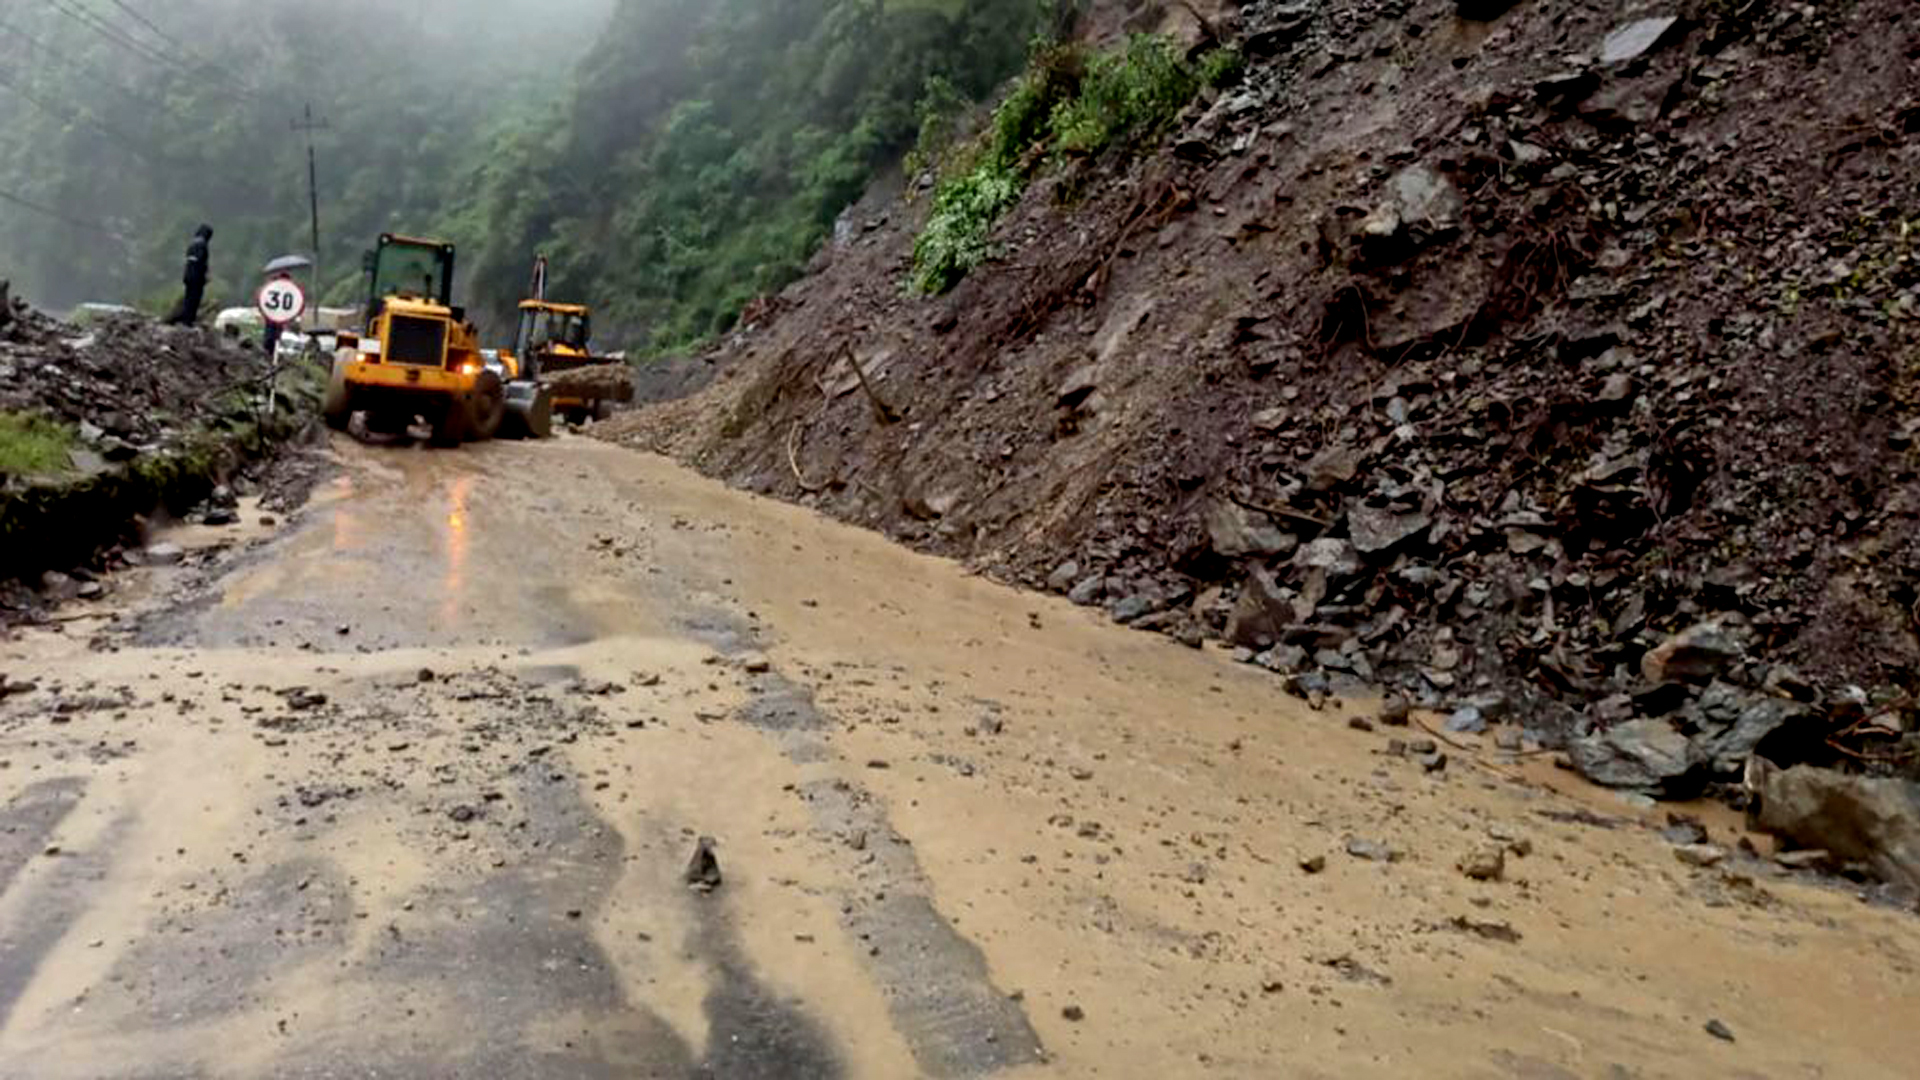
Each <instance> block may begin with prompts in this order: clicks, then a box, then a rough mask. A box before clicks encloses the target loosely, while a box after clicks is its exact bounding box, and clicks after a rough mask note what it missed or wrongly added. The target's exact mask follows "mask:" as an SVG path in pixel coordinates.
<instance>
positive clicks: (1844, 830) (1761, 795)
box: [1747, 758, 1920, 890]
mask: <svg viewBox="0 0 1920 1080" xmlns="http://www.w3.org/2000/svg"><path fill="white" fill-rule="evenodd" d="M1747 788H1748V790H1749V791H1750V792H1751V793H1752V794H1754V795H1755V796H1757V797H1758V802H1759V805H1758V808H1757V809H1755V810H1754V811H1753V822H1754V824H1755V825H1757V826H1759V827H1760V828H1762V829H1765V830H1766V831H1768V832H1770V833H1773V834H1775V835H1776V836H1780V837H1783V838H1785V839H1786V840H1788V841H1789V842H1791V843H1793V844H1795V845H1797V846H1799V847H1803V848H1820V849H1824V850H1825V851H1827V852H1828V853H1829V854H1831V855H1832V856H1834V857H1836V858H1839V859H1846V860H1852V861H1856V862H1863V863H1866V864H1867V865H1868V866H1870V867H1872V868H1873V870H1874V872H1875V873H1876V874H1878V875H1880V877H1881V878H1883V879H1885V880H1887V881H1889V882H1892V883H1894V884H1896V885H1901V886H1904V887H1906V888H1909V889H1915V890H1920V784H1915V783H1913V782H1912V781H1909V780H1892V779H1885V778H1881V777H1872V776H1849V775H1847V774H1846V773H1840V772H1835V771H1833V770H1832V769H1820V768H1815V767H1814V766H1811V765H1796V766H1794V767H1793V768H1791V769H1777V768H1774V767H1773V766H1772V765H1770V764H1769V763H1767V762H1766V761H1765V759H1762V758H1755V759H1753V764H1752V766H1751V767H1750V768H1749V769H1748V770H1747Z"/></svg>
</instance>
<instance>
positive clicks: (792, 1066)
mask: <svg viewBox="0 0 1920 1080" xmlns="http://www.w3.org/2000/svg"><path fill="white" fill-rule="evenodd" d="M336 453H337V454H338V456H339V458H340V466H341V471H340V475H339V477H338V479H337V480H335V481H334V482H333V483H332V484H330V485H329V486H328V487H326V488H325V489H323V491H322V492H321V493H320V494H319V496H318V497H317V498H316V500H315V502H314V503H313V504H312V505H310V506H309V507H308V508H307V509H306V510H304V511H303V512H301V513H300V514H298V515H296V517H295V518H294V520H292V521H291V522H287V523H284V524H283V525H282V526H281V527H280V528H279V529H278V530H275V531H265V530H261V531H259V532H258V535H255V536H247V535H244V534H242V535H238V536H236V535H235V534H231V533H229V534H219V533H214V532H207V531H204V530H203V531H199V532H194V531H189V532H187V533H184V534H182V538H183V539H184V540H186V541H187V542H189V543H190V544H195V545H205V544H208V543H212V542H216V541H219V542H222V543H223V545H224V546H221V547H218V548H211V549H205V550H201V551H199V552H197V553H196V556H195V558H194V559H192V560H190V563H189V565H188V566H186V567H179V568H156V569H153V570H147V571H140V572H137V573H135V574H129V575H127V576H126V577H125V579H124V580H122V581H119V582H116V583H115V586H116V590H117V592H118V597H117V599H115V600H114V601H113V602H112V603H111V604H109V605H105V606H103V607H102V608H100V609H98V610H99V614H100V615H101V616H102V618H101V619H100V620H98V621H87V620H80V621H75V622H71V623H68V624H64V625H63V627H62V628H61V630H60V631H59V632H46V631H40V632H35V633H34V634H30V635H28V636H26V637H23V638H21V639H19V640H16V641H12V642H7V643H4V645H0V671H4V672H5V673H6V675H7V676H8V677H9V678H11V679H12V680H13V681H15V682H20V681H22V680H25V681H27V682H31V683H33V684H35V688H34V689H33V690H31V691H23V692H19V693H14V694H10V695H7V696H6V697H5V698H4V700H0V803H3V808H0V1077H23V1078H24V1077H33V1078H39V1077H54V1078H59V1077H115V1078H147V1077H154V1078H158V1077H188V1076H192V1077H200V1076H206V1077H376V1076H392V1077H442V1076H444V1077H500V1078H508V1077H701V1076H711V1077H727V1078H734V1077H740V1078H753V1077H768V1078H773V1077H823V1078H829V1077H886V1078H893V1077H915V1076H924V1077H934V1078H964V1077H1001V1076H1004V1077H1014V1078H1018V1077H1041V1076H1048V1077H1051V1076H1061V1077H1080V1076H1108V1077H1173V1076H1200V1075H1217V1076H1232V1077H1242V1076H1246V1077H1255V1076H1258V1077H1266V1076H1288V1077H1291V1076H1302V1077H1318V1076H1327V1077H1332V1076H1362V1075H1364V1076H1374V1075H1378V1076H1409V1075H1419V1076H1462V1077H1469V1076H1471V1077H1482V1076H1490V1077H1508V1076H1511V1077H1588V1076H1606V1077H1657V1076H1721V1075H1724V1076H1769V1077H1772V1076H1847V1077H1870V1076H1901V1075H1908V1073H1907V1072H1906V1067H1907V1064H1908V1063H1909V1062H1910V1061H1911V1060H1912V1057H1913V1055H1914V1052H1915V1051H1916V1050H1920V1033H1916V1032H1914V1031H1913V1030H1912V1028H1911V1025H1907V1024H1904V1023H1898V1022H1895V1021H1894V1018H1895V1017H1898V1016H1901V1015H1904V1014H1905V1012H1907V1011H1910V1009H1911V1007H1912V1003H1913V1000H1914V997H1913V995H1914V994H1915V992H1916V987H1920V982H1917V981H1916V972H1915V965H1916V961H1920V921H1916V920H1915V919H1914V918H1913V917H1912V916H1910V915H1903V914H1900V913H1897V912H1890V911H1885V910H1880V909H1873V908H1868V907H1865V906H1863V905H1861V904H1860V903H1859V902H1858V901H1856V900H1854V899H1852V898H1850V897H1849V896H1848V895H1846V894H1845V893H1844V892H1841V891H1837V890H1834V889H1829V888H1825V887H1816V886H1813V885H1809V884H1806V883H1803V882H1800V881H1796V880H1787V879H1785V878H1783V877H1780V876H1779V875H1778V874H1777V873H1770V872H1769V870H1768V867H1767V864H1766V863H1765V862H1764V861H1763V860H1758V859H1755V860H1747V861H1741V860H1738V859H1736V860H1735V862H1734V863H1733V864H1732V865H1730V866H1724V867H1718V868H1710V869H1699V868H1693V867H1688V866H1683V865H1682V864H1680V863H1679V862H1677V861H1676V860H1675V859H1674V858H1673V857H1672V856H1671V854H1669V853H1668V852H1667V851H1666V850H1665V848H1664V846H1663V845H1662V844H1661V842H1660V841H1659V840H1658V838H1657V837H1656V836H1654V835H1653V834H1651V833H1650V832H1649V831H1647V830H1646V829H1644V828H1641V827H1640V826H1639V824H1638V823H1637V822H1636V821H1635V820H1634V819H1635V818H1636V816H1638V815H1639V814H1640V812H1639V811H1635V810H1634V809H1632V808H1630V807H1628V806H1626V805H1624V804H1621V803H1618V802H1616V801H1611V800H1610V797H1608V796H1604V795H1598V794H1593V793H1584V792H1577V791H1574V792H1556V791H1554V790H1551V789H1550V788H1548V787H1546V786H1544V785H1543V784H1542V783H1541V782H1540V780H1541V779H1543V778H1541V777H1539V775H1538V774H1539V772H1540V771H1541V770H1538V769H1532V768H1530V766H1531V765H1532V764H1535V763H1532V762H1519V761H1513V760H1510V759H1505V758H1503V757H1502V756H1501V755H1499V754H1497V753H1495V752H1494V751H1493V749H1492V747H1491V745H1488V746H1485V747H1479V746H1477V745H1476V746H1473V747H1468V748H1466V749H1463V750H1460V749H1457V750H1456V752H1455V753H1454V757H1455V762H1454V764H1453V765H1451V766H1450V767H1449V769H1447V770H1445V771H1443V772H1441V773H1438V774H1428V773H1426V772H1425V771H1424V770H1422V769H1421V767H1420V766H1419V765H1418V764H1417V763H1416V762H1415V761H1413V760H1412V759H1410V758H1407V757H1404V756H1397V755H1395V754H1393V753H1391V752H1390V747H1389V745H1388V742H1387V740H1388V738H1390V737H1400V738H1408V737H1410V736H1409V733H1408V732H1406V731H1404V730H1402V731H1398V732H1385V731H1377V732H1365V731H1358V730H1354V729H1351V728H1349V727H1348V726H1347V723H1346V721H1347V716H1348V715H1349V714H1350V713H1352V712H1355V711H1357V706H1349V707H1348V710H1347V712H1339V711H1335V710H1333V709H1329V710H1328V711H1325V712H1312V711H1309V710H1308V709H1307V708H1306V707H1305V706H1304V705H1303V704H1302V703H1300V702H1298V701H1295V700H1293V699H1291V698H1289V697H1287V696H1285V695H1284V694H1283V693H1282V692H1281V689H1280V687H1279V684H1278V680H1275V679H1272V678H1271V677H1270V676H1265V675H1262V674H1261V673H1258V672H1256V671H1253V670H1251V669H1245V668H1240V667H1237V666H1235V665H1232V664H1230V663H1228V662H1226V661H1225V660H1224V659H1223V658H1221V657H1219V656H1217V655H1214V654H1210V653H1200V652H1195V651H1190V650H1186V649H1182V648H1180V647H1179V646H1178V645H1175V644H1173V643H1170V642H1167V641H1164V640H1161V639H1158V638H1155V637H1152V636H1149V635H1143V634H1136V633H1132V632H1129V631H1126V630H1122V629H1119V628H1115V627H1111V626H1108V625H1104V624H1101V623H1099V622H1098V621H1096V620H1095V619H1094V617H1093V616H1091V615H1089V614H1087V613H1085V612H1082V611H1079V610H1076V609H1073V608H1071V607H1069V606H1066V605H1064V604H1062V603H1060V602H1058V601H1055V600H1052V599H1047V598H1041V597H1034V596H1028V595H1023V594H1020V593H1016V592H1013V591H1010V590H1005V589H1001V588H999V587H996V586H993V585H991V584H989V583H986V582H983V581H981V580H978V579H976V578H973V577H970V576H968V575H967V574H965V573H964V572H963V571H962V570H961V569H960V568H958V567H956V566H953V565H951V564H947V563H943V562H940V561H937V560H931V559H926V558H922V557H919V556H915V555H912V554H910V553H906V552H903V551H900V550H898V549H896V548H893V547H891V546H889V545H888V544H886V543H885V542H884V541H883V540H881V539H879V538H877V537H874V536H871V535H868V534H864V533H860V532H857V531H855V530H851V529H848V528H845V527H842V526H838V525H834V524H832V523H829V522H825V521H823V520H820V519H818V518H816V517H814V516H812V515H810V514H808V513H806V512H804V511H801V510H797V509H794V508H791V507H786V506H781V505H778V504H773V503H769V502H766V501H764V500H758V499H754V498H751V497H749V496H744V495H740V494H737V493H733V492H728V491H725V490H723V489H721V488H719V487H717V486H715V485H712V484H710V483H708V482H706V481H703V480H700V479H698V478H696V477H693V476H691V475H690V474H687V473H685V472H683V471H681V470H679V469H677V468H675V467H673V466H671V465H669V464H667V463H665V462H662V461H659V460H657V459H652V458H647V457H642V456H639V455H635V454H632V453H629V452H626V451H623V450H620V449H617V448H613V447H609V446H605V445H600V444H596V443H592V442H588V441H585V440H580V439H562V440H558V441H556V442H552V443H547V444H539V445H517V444H498V445H487V446H481V447H476V448H469V449H466V450H463V451H460V452H454V453H447V452H429V451H424V450H417V449H412V448H379V447H364V446H359V445H355V444H352V443H348V442H341V443H338V444H336ZM236 540H237V541H238V542H235V541H236ZM77 610H78V611H79V612H81V613H84V612H85V611H86V609H77ZM1419 734H1420V733H1419V732H1417V731H1415V732H1413V733H1411V735H1412V737H1417V736H1418V735H1419ZM1546 771H1547V772H1550V771H1551V770H1546ZM1529 777H1532V778H1533V779H1529ZM1544 779H1551V778H1550V777H1548V778H1544ZM1596 820H1597V821H1599V822H1601V823H1600V824H1594V823H1593V822H1595V821H1596ZM1714 827H1715V831H1716V839H1717V840H1720V841H1722V842H1731V841H1732V840H1733V839H1734V836H1733V835H1732V834H1731V833H1729V832H1727V831H1726V829H1727V826H1726V824H1725V823H1723V822H1718V821H1716V822H1715V823H1714ZM700 836H712V837H714V838H715V839H716V841H717V851H718V854H719V859H720V865H721V869H722V872H723V875H724V882H723V884H722V885H721V886H720V887H719V888H718V889H716V890H714V891H712V892H711V893H701V892H697V891H695V890H692V889H690V888H688V886H687V884H686V882H685V880H684V878H683V875H684V870H685V867H686V863H687V859H688V857H689V855H690V854H691V852H692V851H693V848H694V843H695V840H696V838H698V837H700ZM1353 839H1362V840H1368V841H1372V842H1374V843H1376V844H1378V845H1380V846H1382V847H1384V848H1387V849H1390V850H1391V851H1392V853H1393V858H1392V859H1390V860H1380V861H1376V860H1369V859H1362V858H1356V857H1353V856H1351V855H1349V854H1348V847H1349V841H1350V840H1353ZM1489 844H1493V845H1494V846H1496V847H1504V848H1506V849H1507V851H1508V856H1507V858H1506V870H1505V873H1504V875H1503V880H1498V881H1491V882H1482V881H1473V880H1469V879H1467V878H1466V877H1464V876H1463V875H1462V874H1461V873H1460V872H1459V871H1458V870H1457V869H1456V863H1457V862H1458V861H1459V860H1460V859H1461V858H1462V857H1463V856H1465V855H1467V854H1469V853H1472V852H1475V851H1478V850H1482V849H1484V848H1486V847H1487V846H1488V845H1489ZM1522 852H1524V854H1522ZM1316 858H1318V859H1324V860H1325V864H1324V868H1321V869H1317V870H1315V871H1314V872H1308V871H1307V870H1305V869H1303V868H1302V863H1303V860H1313V859H1316ZM1710 1019H1717V1020H1720V1021H1721V1022H1723V1023H1725V1024H1726V1025H1728V1027H1729V1028H1730V1029H1731V1030H1732V1031H1733V1032H1734V1033H1735V1035H1736V1040H1735V1041H1734V1042H1727V1041H1724V1040H1721V1039H1716V1038H1714V1037H1712V1036H1709V1035H1707V1034H1706V1033H1705V1032H1704V1030H1703V1025H1705V1023H1706V1022H1707V1021H1708V1020H1710Z"/></svg>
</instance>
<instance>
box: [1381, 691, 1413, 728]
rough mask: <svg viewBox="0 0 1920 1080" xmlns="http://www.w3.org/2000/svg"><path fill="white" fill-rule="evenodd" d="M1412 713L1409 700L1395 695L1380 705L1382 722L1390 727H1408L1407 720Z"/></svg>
mask: <svg viewBox="0 0 1920 1080" xmlns="http://www.w3.org/2000/svg"><path fill="white" fill-rule="evenodd" d="M1412 712H1413V709H1412V707H1411V706H1410V705H1408V704H1407V699H1406V698H1403V697H1401V696H1400V695H1398V694H1394V695H1391V696H1390V697H1388V698H1387V699H1386V700H1385V701H1382V702H1381V703H1380V722H1381V723H1382V724H1385V725H1387V726H1388V727H1406V726H1407V718H1408V717H1409V716H1410V715H1411V714H1412Z"/></svg>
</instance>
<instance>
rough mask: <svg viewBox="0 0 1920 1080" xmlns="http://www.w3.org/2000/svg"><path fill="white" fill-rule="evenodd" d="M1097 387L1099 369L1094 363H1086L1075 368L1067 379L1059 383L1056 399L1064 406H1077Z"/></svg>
mask: <svg viewBox="0 0 1920 1080" xmlns="http://www.w3.org/2000/svg"><path fill="white" fill-rule="evenodd" d="M1099 388H1100V369H1099V367H1098V366H1096V365H1094V364H1087V365H1085V366H1084V367H1079V368H1075V369H1074V371H1073V373H1072V374H1070V375H1068V376H1067V380H1066V381H1065V382H1063V383H1061V384H1060V390H1059V395H1058V399H1057V400H1058V401H1059V403H1060V404H1061V405H1062V406H1063V407H1065V408H1069V409H1073V408H1078V407H1080V406H1081V405H1082V404H1084V403H1085V402H1086V400H1087V399H1088V398H1090V397H1092V396H1093V392H1094V391H1095V390H1097V389H1099Z"/></svg>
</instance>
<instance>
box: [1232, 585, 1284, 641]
mask: <svg viewBox="0 0 1920 1080" xmlns="http://www.w3.org/2000/svg"><path fill="white" fill-rule="evenodd" d="M1292 621H1293V604H1292V597H1291V596H1290V595H1289V594H1288V593H1287V591H1286V590H1284V589H1282V588H1281V586H1280V582H1279V581H1278V580H1277V579H1275V577H1274V576H1273V574H1272V572H1271V571H1269V570H1267V569H1266V568H1265V567H1259V566H1256V567H1254V568H1253V572H1252V573H1250V574H1248V575H1247V580H1246V583H1245V584H1244V585H1243V586H1241V589H1240V599H1239V600H1238V601H1236V602H1235V603H1234V605H1233V612H1232V614H1230V615H1228V616H1227V640H1228V641H1229V642H1231V643H1233V644H1235V645H1243V646H1245V647H1247V648H1250V649H1254V650H1264V649H1267V648H1270V647H1271V646H1273V645H1275V644H1276V643H1278V642H1279V641H1280V633H1281V630H1282V628H1283V627H1285V626H1287V625H1288V624H1289V623H1291V622H1292Z"/></svg>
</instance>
